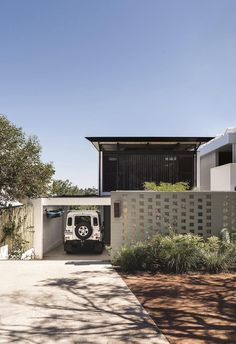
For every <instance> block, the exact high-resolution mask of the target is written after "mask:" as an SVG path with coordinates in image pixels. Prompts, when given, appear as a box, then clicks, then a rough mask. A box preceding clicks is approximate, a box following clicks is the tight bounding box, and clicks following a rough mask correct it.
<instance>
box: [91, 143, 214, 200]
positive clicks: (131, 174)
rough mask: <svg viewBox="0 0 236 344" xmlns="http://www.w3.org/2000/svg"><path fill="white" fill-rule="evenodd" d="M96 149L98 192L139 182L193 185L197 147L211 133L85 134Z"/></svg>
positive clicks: (140, 186) (135, 187) (132, 187)
mask: <svg viewBox="0 0 236 344" xmlns="http://www.w3.org/2000/svg"><path fill="white" fill-rule="evenodd" d="M87 139H88V140H89V141H90V142H91V143H92V144H93V145H94V147H95V148H96V149H97V151H98V153H99V195H100V196H101V195H105V194H109V193H110V192H111V191H115V190H142V189H143V183H144V182H146V181H154V182H156V183H160V182H169V183H176V182H179V181H184V182H188V183H189V185H190V187H194V186H196V185H197V150H198V148H199V147H200V145H202V144H204V143H206V142H208V141H210V140H212V137H87Z"/></svg>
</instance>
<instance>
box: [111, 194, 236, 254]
mask: <svg viewBox="0 0 236 344" xmlns="http://www.w3.org/2000/svg"><path fill="white" fill-rule="evenodd" d="M111 201H112V206H111V246H112V248H113V249H114V250H116V249H118V248H120V247H121V246H122V245H124V244H130V243H135V242H137V241H143V240H148V239H149V238H151V237H152V236H153V235H154V234H155V233H157V232H160V233H168V232H169V231H170V230H175V231H176V232H178V233H193V234H197V235H201V236H204V237H207V236H211V235H218V234H219V231H220V230H221V229H222V228H225V227H226V228H228V229H229V230H236V192H190V191H189V192H152V191H127V192H125V191H115V192H112V193H111ZM115 202H118V203H119V204H120V207H121V212H120V217H115V216H114V203H115Z"/></svg>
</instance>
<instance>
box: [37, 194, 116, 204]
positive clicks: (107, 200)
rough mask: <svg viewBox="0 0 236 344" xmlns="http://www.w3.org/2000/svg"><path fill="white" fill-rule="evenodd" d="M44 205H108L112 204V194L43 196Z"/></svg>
mask: <svg viewBox="0 0 236 344" xmlns="http://www.w3.org/2000/svg"><path fill="white" fill-rule="evenodd" d="M41 201H42V206H49V205H51V206H70V205H86V206H93V205H97V206H106V205H108V206H109V205H111V197H110V196H102V197H52V198H41Z"/></svg>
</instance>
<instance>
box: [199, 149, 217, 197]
mask: <svg viewBox="0 0 236 344" xmlns="http://www.w3.org/2000/svg"><path fill="white" fill-rule="evenodd" d="M216 165H217V154H216V152H212V153H209V154H207V155H204V156H200V191H210V190H211V168H213V167H216Z"/></svg>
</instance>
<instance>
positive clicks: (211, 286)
mask: <svg viewBox="0 0 236 344" xmlns="http://www.w3.org/2000/svg"><path fill="white" fill-rule="evenodd" d="M122 277H123V279H124V280H125V282H126V284H127V285H128V286H129V288H130V289H131V290H132V291H133V293H134V294H135V295H136V297H137V298H138V299H139V301H140V302H141V303H142V305H143V306H144V308H145V309H146V310H147V311H148V313H149V314H150V315H151V317H152V319H153V320H154V321H155V323H156V324H157V326H158V327H159V328H160V329H161V331H162V332H163V334H164V335H165V336H166V338H167V339H168V340H169V342H170V343H171V344H180V343H181V344H213V343H214V344H219V343H220V344H226V343H227V344H236V274H218V275H201V274H190V275H163V274H155V275H151V274H138V275H126V274H122Z"/></svg>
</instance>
